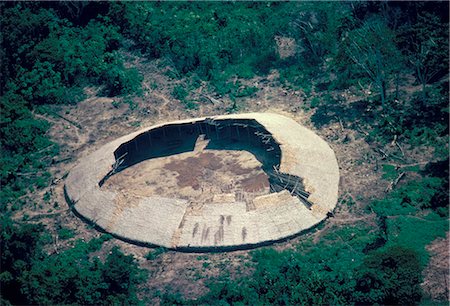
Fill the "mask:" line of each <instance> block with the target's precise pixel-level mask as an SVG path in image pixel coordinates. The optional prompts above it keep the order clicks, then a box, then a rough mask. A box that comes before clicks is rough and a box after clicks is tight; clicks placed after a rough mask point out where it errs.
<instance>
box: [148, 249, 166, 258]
mask: <svg viewBox="0 0 450 306" xmlns="http://www.w3.org/2000/svg"><path fill="white" fill-rule="evenodd" d="M166 252H167V249H166V248H164V247H159V248H156V249H155V250H152V251H149V252H148V253H147V255H145V258H146V259H148V260H154V259H156V258H157V257H158V256H159V255H161V254H164V253H166Z"/></svg>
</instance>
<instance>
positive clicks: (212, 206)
mask: <svg viewBox="0 0 450 306" xmlns="http://www.w3.org/2000/svg"><path fill="white" fill-rule="evenodd" d="M225 119H232V120H240V119H245V120H254V121H255V122H257V123H258V124H259V125H261V126H263V127H264V128H265V131H264V133H266V134H264V133H261V135H259V136H258V135H256V136H255V137H262V139H265V138H264V137H266V136H264V135H270V136H268V138H270V137H272V138H273V140H274V141H275V142H276V143H277V144H278V145H279V148H280V150H281V158H280V164H279V167H278V169H275V172H274V173H275V174H274V173H271V174H270V175H271V176H273V175H275V176H276V174H277V173H278V171H279V172H280V173H283V176H281V179H280V181H278V182H277V184H278V188H281V187H282V185H283V184H285V183H286V184H287V179H286V178H288V179H290V178H294V180H295V178H296V177H299V178H301V179H302V180H301V179H299V185H298V186H301V188H298V187H297V185H296V184H297V183H296V182H295V186H292V185H293V184H291V186H290V189H289V190H290V191H289V190H286V189H285V190H282V191H279V192H274V191H278V190H277V188H271V190H273V192H274V193H270V194H263V195H261V194H257V193H254V196H253V198H248V197H247V198H245V197H242V196H240V195H237V194H236V195H235V194H234V193H233V192H235V190H231V191H228V193H223V194H217V195H214V194H211V195H210V197H209V198H205V199H203V200H201V201H200V200H199V199H195V198H194V199H181V198H175V197H170V196H166V194H157V193H155V192H153V193H152V194H151V195H147V194H146V193H145V192H144V193H133V194H132V195H131V194H129V193H127V190H123V189H120V190H114V189H110V188H106V187H100V186H99V182H100V181H102V179H103V181H104V180H105V177H106V178H108V177H109V176H108V173H109V174H111V170H112V168H113V166H112V165H114V164H116V165H117V164H118V157H117V156H114V153H116V155H117V152H119V151H120V150H119V149H118V148H119V147H121V145H122V144H124V143H127V142H130V141H132V140H134V139H136V138H137V137H138V136H139V135H143V134H145V133H148V132H149V131H152V130H155V129H157V128H160V127H162V126H166V125H174V124H175V125H176V124H186V123H195V122H209V121H211V120H213V121H217V122H219V121H220V120H225ZM211 122H212V121H211ZM207 127H208V126H207ZM212 127H214V125H209V130H207V131H209V132H210V133H211V134H214V129H213V128H212ZM200 130H201V127H200ZM215 132H216V133H217V130H216V131H215ZM237 133H238V135H239V131H237ZM241 133H242V131H241ZM262 134H264V135H262ZM180 135H181V134H180ZM149 141H150V142H151V141H152V140H151V139H150V140H149ZM153 141H154V140H153ZM198 144H199V142H197V144H196V148H195V149H193V152H196V150H198V148H197V147H198ZM135 145H136V149H138V145H140V146H141V147H142V144H141V143H139V142H138V141H136V144H135ZM171 145H173V146H177V145H178V144H177V143H176V142H173V144H171ZM122 147H123V146H122ZM145 150H149V149H148V148H146V149H145ZM268 150H270V149H268ZM193 154H194V153H193ZM199 154H200V153H199ZM198 156H200V157H201V156H203V157H204V156H205V155H204V154H203V155H197V157H198ZM190 158H193V157H190ZM203 159H204V158H203ZM192 160H194V159H192ZM253 163H255V162H253ZM178 164H179V165H184V164H183V163H179V162H172V163H171V164H170V165H178ZM206 166H207V167H209V168H211V166H212V165H208V164H206ZM208 171H214V169H212V170H211V169H209V170H208ZM217 171H220V169H219V170H217ZM195 173H197V175H198V172H195ZM113 175H115V173H113ZM184 176H186V174H184ZM259 176H260V177H261V178H263V177H265V176H264V174H258V176H254V178H258V177H259ZM201 179H202V178H201V177H200V178H198V177H197V179H196V181H201ZM265 180H267V178H265ZM111 182H112V183H111V184H113V182H114V181H113V180H112V181H111ZM242 182H243V184H247V185H246V186H248V184H249V183H253V182H252V177H247V178H245V180H243V181H242ZM338 183H339V168H338V165H337V161H336V158H335V155H334V152H333V151H332V150H331V148H330V147H329V146H328V144H327V143H326V142H325V141H323V140H322V139H321V138H320V137H318V136H317V135H316V134H315V133H313V132H312V131H310V130H308V129H306V128H305V127H303V126H301V125H299V124H298V123H296V122H295V121H293V120H292V119H289V118H286V117H284V116H281V115H276V114H268V113H252V114H239V115H228V116H217V117H214V118H196V119H191V120H183V121H176V122H171V123H166V124H161V125H157V126H153V127H149V128H146V129H142V130H140V131H137V132H135V133H133V134H130V135H127V136H124V137H121V138H119V139H117V140H115V141H113V142H111V143H109V144H107V145H105V146H103V147H102V148H101V149H99V150H97V151H95V152H94V153H92V154H90V155H88V156H86V157H84V158H82V159H81V160H80V163H79V164H78V165H77V166H76V167H75V168H74V169H73V170H72V171H71V172H70V174H69V176H68V177H67V179H66V186H65V187H66V193H67V196H68V198H69V200H70V201H71V203H72V204H73V207H74V209H75V210H76V211H77V212H78V213H79V214H81V215H82V216H83V217H85V218H86V219H88V220H90V221H92V222H94V223H95V224H97V225H98V226H100V227H102V228H103V229H105V230H106V231H108V232H110V233H113V234H115V235H118V236H120V237H123V238H126V239H129V240H133V241H137V242H142V243H149V244H156V245H161V246H165V247H169V248H185V249H186V248H187V249H189V248H193V249H202V248H204V249H209V248H214V247H219V248H220V247H231V248H232V247H239V246H242V245H258V244H261V243H264V242H267V241H276V240H280V239H283V238H285V237H289V236H292V235H294V234H296V233H299V232H301V231H303V230H305V229H308V228H310V227H312V226H314V225H315V224H317V223H319V222H320V221H321V220H323V219H324V218H326V215H327V213H328V212H331V211H332V210H333V209H334V207H335V205H336V202H337V197H338ZM102 184H103V182H102ZM252 186H253V185H252ZM280 186H281V187H280ZM186 188H187V187H186ZM297 189H299V190H300V191H299V192H300V193H302V192H304V195H306V196H305V198H306V197H307V202H304V201H303V200H302V196H303V193H302V194H297V196H296V192H294V191H296V190H297ZM249 190H252V189H249ZM263 191H264V193H268V187H267V186H266V185H265V186H264V190H263ZM308 195H309V196H308ZM302 201H303V202H302ZM309 206H310V207H309Z"/></svg>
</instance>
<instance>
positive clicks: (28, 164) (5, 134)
mask: <svg viewBox="0 0 450 306" xmlns="http://www.w3.org/2000/svg"><path fill="white" fill-rule="evenodd" d="M0 112H1V116H0V145H1V148H2V154H1V157H0V199H1V200H0V201H1V205H0V211H5V210H6V208H7V207H6V206H7V204H8V203H10V201H13V200H15V199H17V198H18V197H19V196H21V195H23V194H24V192H26V191H27V190H28V189H29V188H30V187H31V186H33V184H37V186H38V187H43V186H45V185H46V182H47V180H48V174H47V173H46V172H45V167H46V166H48V165H49V164H50V163H51V158H52V156H54V155H55V154H56V153H57V152H58V147H57V146H56V145H55V144H54V143H52V142H51V141H50V140H49V139H48V138H47V137H46V136H45V132H46V131H47V129H48V127H49V124H48V123H47V122H46V121H43V120H36V119H34V118H33V115H32V113H31V112H30V110H29V109H28V107H27V103H26V101H25V100H24V99H23V98H22V97H21V96H20V95H17V94H14V93H11V92H8V93H7V94H6V95H4V96H3V97H2V98H1V100H0Z"/></svg>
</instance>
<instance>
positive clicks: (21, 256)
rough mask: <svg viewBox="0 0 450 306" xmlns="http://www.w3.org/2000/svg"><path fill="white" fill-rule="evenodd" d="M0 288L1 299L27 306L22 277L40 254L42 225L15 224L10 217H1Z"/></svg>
mask: <svg viewBox="0 0 450 306" xmlns="http://www.w3.org/2000/svg"><path fill="white" fill-rule="evenodd" d="M0 221H1V223H0V225H1V236H0V237H1V243H0V249H1V252H0V258H1V261H0V268H1V271H0V288H1V294H0V295H1V298H3V299H5V300H7V301H9V302H11V303H13V304H26V303H27V300H26V299H25V297H24V296H23V295H22V294H21V292H20V286H21V282H20V279H19V278H20V277H21V275H22V274H23V273H24V271H26V270H28V269H30V267H31V261H32V258H34V257H35V256H36V255H38V254H40V252H41V251H40V250H41V249H40V245H39V239H40V235H41V233H42V232H43V230H44V227H43V226H42V225H40V224H37V225H36V224H24V225H17V224H15V223H14V222H13V221H12V220H11V219H10V217H9V216H8V215H2V217H1V220H0Z"/></svg>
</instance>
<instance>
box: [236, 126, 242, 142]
mask: <svg viewBox="0 0 450 306" xmlns="http://www.w3.org/2000/svg"><path fill="white" fill-rule="evenodd" d="M236 133H237V137H238V139H240V138H241V135H240V134H239V127H238V126H236Z"/></svg>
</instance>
